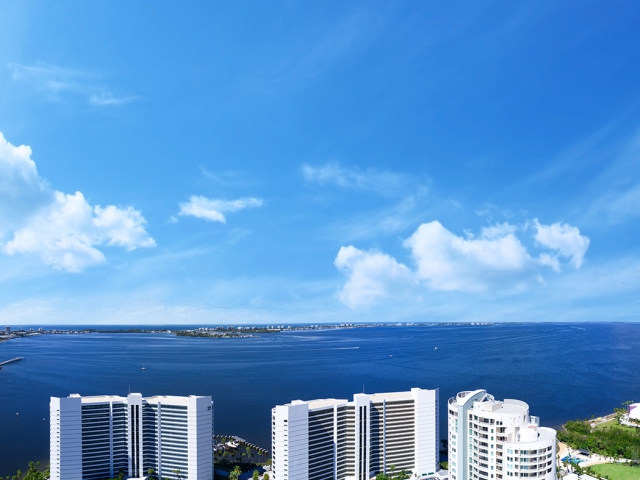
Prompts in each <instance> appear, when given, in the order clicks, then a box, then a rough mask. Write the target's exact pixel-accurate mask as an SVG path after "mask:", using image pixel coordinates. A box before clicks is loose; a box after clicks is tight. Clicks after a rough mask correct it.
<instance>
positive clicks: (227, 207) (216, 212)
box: [179, 195, 264, 223]
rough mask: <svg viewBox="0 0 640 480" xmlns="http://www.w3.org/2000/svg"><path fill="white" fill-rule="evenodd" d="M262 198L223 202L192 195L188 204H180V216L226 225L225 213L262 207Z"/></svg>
mask: <svg viewBox="0 0 640 480" xmlns="http://www.w3.org/2000/svg"><path fill="white" fill-rule="evenodd" d="M263 204H264V201H263V200H262V199H261V198H239V199H237V200H221V199H216V198H207V197H202V196H199V195H192V196H191V197H190V198H189V201H188V202H183V203H181V204H180V213H179V215H180V216H189V217H196V218H203V219H205V220H208V221H211V222H221V223H226V221H227V218H226V217H225V215H224V214H225V213H227V212H237V211H239V210H244V209H245V208H251V207H261V206H262V205H263Z"/></svg>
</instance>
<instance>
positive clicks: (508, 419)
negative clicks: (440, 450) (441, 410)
mask: <svg viewBox="0 0 640 480" xmlns="http://www.w3.org/2000/svg"><path fill="white" fill-rule="evenodd" d="M448 422H449V476H450V479H451V480H493V479H495V480H512V479H513V477H520V478H523V477H524V478H536V479H540V480H554V479H555V475H556V464H555V458H556V431H555V430H553V429H552V428H546V427H540V419H539V418H538V417H534V416H530V415H529V406H528V405H527V404H526V403H524V402H521V401H520V400H509V399H506V400H504V401H499V400H495V399H494V397H493V396H492V395H489V394H488V393H487V392H486V391H485V390H475V391H472V392H460V393H458V395H457V396H455V397H453V398H451V399H449V404H448Z"/></svg>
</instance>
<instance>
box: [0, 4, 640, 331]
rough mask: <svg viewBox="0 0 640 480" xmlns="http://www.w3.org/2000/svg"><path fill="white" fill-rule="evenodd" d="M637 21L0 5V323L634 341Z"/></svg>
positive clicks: (463, 11)
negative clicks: (392, 329)
mask: <svg viewBox="0 0 640 480" xmlns="http://www.w3.org/2000/svg"><path fill="white" fill-rule="evenodd" d="M639 21H640V5H634V4H633V3H630V2H593V1H581V2H572V1H569V2H561V3H558V2H555V3H550V2H547V3H542V4H533V3H530V2H483V3H482V4H477V5H464V7H463V6H462V5H459V6H458V5H455V4H451V3H450V2H394V3H392V4H389V3H383V2H377V3H376V2H352V1H345V2H329V3H324V4H322V5H312V4H309V3H308V2H304V3H303V2H295V1H293V2H291V1H288V2H281V3H271V4H268V5H258V4H250V3H238V2H235V3H233V4H214V3H213V2H188V3H175V4H170V3H163V4H158V3H157V2H151V1H140V2H118V1H114V2H104V3H82V2H65V1H61V2H19V3H17V2H4V3H3V4H1V5H0V133H1V134H2V136H1V137H0V322H2V323H5V324H7V325H19V324H73V323H78V324H92V323H109V324H114V323H124V324H127V323H128V324H143V323H149V324H159V323H171V324H179V323H184V324H213V323H224V324H241V323H250V324H254V323H267V324H292V323H297V322H302V323H323V322H331V323H334V322H340V323H345V322H369V321H371V322H396V321H416V322H431V321H445V322H457V321H461V322H473V321H638V320H639V317H638V312H639V311H640V245H639V242H638V239H639V233H640V223H639V220H640V88H639V86H640V29H638V28H637V25H638V23H639Z"/></svg>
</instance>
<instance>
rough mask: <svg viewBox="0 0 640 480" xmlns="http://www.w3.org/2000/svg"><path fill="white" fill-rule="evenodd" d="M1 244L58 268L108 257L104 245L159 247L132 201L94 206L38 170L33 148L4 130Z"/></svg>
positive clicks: (74, 269)
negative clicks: (16, 143) (11, 138)
mask: <svg viewBox="0 0 640 480" xmlns="http://www.w3.org/2000/svg"><path fill="white" fill-rule="evenodd" d="M0 176H1V178H2V180H1V181H0V213H1V214H2V215H1V216H2V218H3V219H9V221H4V222H3V224H2V225H1V227H2V228H1V229H0V234H1V237H0V240H1V239H2V238H3V237H4V242H0V249H1V251H2V252H3V253H5V254H7V255H16V254H35V255H38V256H40V258H41V259H42V260H43V262H44V263H45V264H47V265H51V266H53V267H54V268H56V269H62V270H66V271H69V272H80V271H82V270H84V269H85V268H87V267H89V266H92V265H97V264H100V263H103V262H105V256H104V254H103V253H102V251H100V250H99V249H98V247H100V246H102V245H109V246H117V247H123V248H125V249H126V250H129V251H130V250H135V249H136V248H141V247H153V246H155V241H154V240H153V238H151V237H150V236H149V235H148V233H147V232H146V230H145V227H144V226H145V224H146V221H145V219H144V217H143V216H142V214H141V213H140V212H139V211H137V210H135V209H133V208H132V207H125V208H119V207H116V206H114V205H108V206H106V207H104V208H103V207H101V206H99V205H98V206H91V205H89V203H88V202H87V201H86V199H85V198H84V195H83V194H82V193H81V192H76V193H75V194H64V193H62V192H59V191H55V190H51V189H50V188H49V186H48V184H47V183H46V182H45V181H44V180H43V179H42V178H41V177H40V176H39V175H38V172H37V169H36V164H35V162H34V161H33V160H32V158H31V148H30V147H28V146H25V145H21V146H18V147H16V146H14V145H11V144H10V143H9V142H8V141H6V140H5V139H4V136H3V135H2V134H0Z"/></svg>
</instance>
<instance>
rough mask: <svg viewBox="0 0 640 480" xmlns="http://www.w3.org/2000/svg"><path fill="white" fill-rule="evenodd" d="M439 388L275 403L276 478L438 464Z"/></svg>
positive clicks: (354, 478) (343, 476)
mask: <svg viewBox="0 0 640 480" xmlns="http://www.w3.org/2000/svg"><path fill="white" fill-rule="evenodd" d="M438 395H439V392H438V389H435V390H422V389H420V388H413V389H411V391H408V392H394V393H378V394H356V395H354V396H353V401H351V402H350V401H348V400H337V399H333V398H331V399H323V400H312V401H301V400H295V401H293V402H291V403H288V404H286V405H278V406H276V407H275V408H273V409H272V455H273V458H272V461H273V463H272V469H273V470H272V471H273V476H274V479H275V480H328V479H334V480H369V478H371V477H372V476H374V475H376V474H378V473H381V472H384V473H390V472H391V469H392V466H393V468H394V469H395V471H396V472H400V471H401V470H406V471H407V472H408V473H410V474H412V475H413V474H417V475H422V474H429V475H432V474H434V473H435V472H436V471H437V469H438V459H439V452H438V442H439V428H438Z"/></svg>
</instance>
